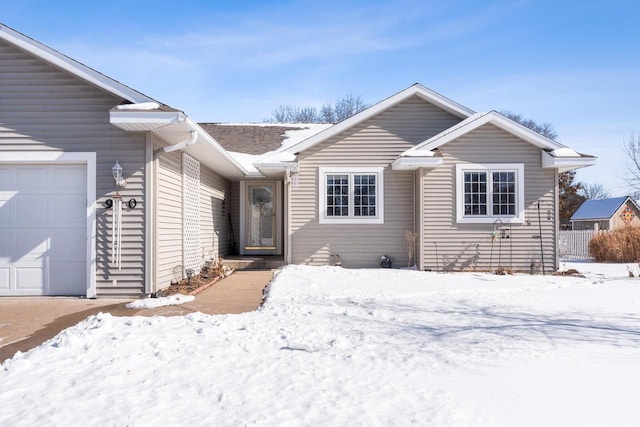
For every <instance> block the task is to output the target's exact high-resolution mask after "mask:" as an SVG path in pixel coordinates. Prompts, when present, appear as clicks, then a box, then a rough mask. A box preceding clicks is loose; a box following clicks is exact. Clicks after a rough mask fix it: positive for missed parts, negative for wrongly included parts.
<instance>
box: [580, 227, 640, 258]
mask: <svg viewBox="0 0 640 427" xmlns="http://www.w3.org/2000/svg"><path fill="white" fill-rule="evenodd" d="M589 251H591V255H592V256H593V258H594V260H595V261H596V262H636V261H638V260H640V227H631V226H629V227H625V228H620V229H618V230H615V231H612V232H610V233H600V234H597V235H596V236H594V237H593V239H591V241H590V242H589Z"/></svg>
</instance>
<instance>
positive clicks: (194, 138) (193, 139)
mask: <svg viewBox="0 0 640 427" xmlns="http://www.w3.org/2000/svg"><path fill="white" fill-rule="evenodd" d="M189 132H191V137H190V138H189V139H187V140H186V141H182V142H178V143H177V144H173V145H167V146H166V147H163V148H161V149H160V150H161V151H162V152H164V153H171V152H172V151H176V150H183V149H185V148H187V147H188V146H189V145H192V144H195V143H196V141H197V139H198V132H196V131H195V130H192V131H189Z"/></svg>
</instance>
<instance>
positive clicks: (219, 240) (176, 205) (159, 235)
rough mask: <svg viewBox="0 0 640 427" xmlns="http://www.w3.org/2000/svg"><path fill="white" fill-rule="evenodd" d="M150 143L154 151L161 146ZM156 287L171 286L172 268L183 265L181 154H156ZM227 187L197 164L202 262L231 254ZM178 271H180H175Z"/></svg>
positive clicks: (228, 189)
mask: <svg viewBox="0 0 640 427" xmlns="http://www.w3.org/2000/svg"><path fill="white" fill-rule="evenodd" d="M165 145H166V143H164V142H163V141H162V140H160V139H158V138H155V139H154V150H157V149H159V148H161V147H163V146H165ZM156 165H157V171H156V176H157V185H156V202H157V209H156V225H157V232H156V286H155V290H160V289H162V288H165V287H167V286H169V285H170V284H171V281H172V280H175V278H174V273H173V271H174V268H175V267H178V266H182V265H183V253H182V250H183V245H182V243H183V222H182V152H181V151H174V152H170V153H159V154H156ZM230 191H231V183H230V182H229V181H228V180H227V179H226V178H224V177H223V176H221V175H219V174H218V173H216V172H214V171H212V170H211V169H209V168H207V167H205V166H204V165H202V164H200V204H199V209H200V246H201V253H202V257H203V258H202V260H203V263H204V260H206V259H208V257H209V256H211V255H223V256H224V255H226V254H228V253H229V252H230V251H231V236H230V230H229V225H228V224H229V221H228V219H227V218H226V213H225V209H226V204H227V203H228V201H227V197H228V195H229V193H230ZM178 270H179V271H181V270H182V269H181V268H178Z"/></svg>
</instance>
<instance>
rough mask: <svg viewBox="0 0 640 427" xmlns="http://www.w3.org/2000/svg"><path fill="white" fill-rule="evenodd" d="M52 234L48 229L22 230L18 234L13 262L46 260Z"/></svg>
mask: <svg viewBox="0 0 640 427" xmlns="http://www.w3.org/2000/svg"><path fill="white" fill-rule="evenodd" d="M50 240H51V232H50V231H49V230H47V229H31V230H22V231H21V232H20V233H16V236H15V245H14V251H13V262H21V261H33V260H45V259H46V257H47V256H48V254H47V251H48V250H49V246H50Z"/></svg>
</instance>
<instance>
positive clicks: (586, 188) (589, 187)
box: [578, 182, 611, 200]
mask: <svg viewBox="0 0 640 427" xmlns="http://www.w3.org/2000/svg"><path fill="white" fill-rule="evenodd" d="M580 186H581V187H580V190H579V191H578V194H580V195H581V196H582V197H585V198H587V199H592V200H593V199H606V198H609V197H611V193H609V191H607V190H606V189H605V188H604V187H603V186H602V184H588V183H586V182H581V183H580Z"/></svg>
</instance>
